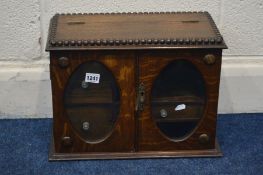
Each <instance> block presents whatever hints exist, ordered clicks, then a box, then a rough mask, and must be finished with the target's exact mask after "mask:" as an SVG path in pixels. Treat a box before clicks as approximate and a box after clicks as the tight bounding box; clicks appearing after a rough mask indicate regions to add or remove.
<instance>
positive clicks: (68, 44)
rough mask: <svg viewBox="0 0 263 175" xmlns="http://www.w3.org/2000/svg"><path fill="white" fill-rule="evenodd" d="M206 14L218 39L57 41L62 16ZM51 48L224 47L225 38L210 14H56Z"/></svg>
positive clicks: (51, 25) (52, 28)
mask: <svg viewBox="0 0 263 175" xmlns="http://www.w3.org/2000/svg"><path fill="white" fill-rule="evenodd" d="M186 13H204V14H206V15H207V17H208V19H209V21H210V23H211V26H212V29H213V30H214V33H215V34H216V37H210V38H161V39H160V38H140V39H139V38H138V39H121V40H120V39H97V40H56V30H57V21H58V17H59V16H60V15H62V16H63V15H149V14H186ZM47 44H48V46H49V47H65V48H78V47H92V46H94V47H98V46H129V45H130V46H188V45H192V46H193V45H196V46H212V45H224V43H223V37H222V36H221V34H220V33H219V30H218V28H217V26H216V24H215V22H214V20H213V19H212V17H211V15H210V14H209V13H208V12H206V11H205V12H202V11H201V12H186V11H185V12H128V13H125V12H123V13H67V14H64V13H62V14H56V15H55V16H54V17H53V18H52V19H51V22H50V28H49V38H48V43H47Z"/></svg>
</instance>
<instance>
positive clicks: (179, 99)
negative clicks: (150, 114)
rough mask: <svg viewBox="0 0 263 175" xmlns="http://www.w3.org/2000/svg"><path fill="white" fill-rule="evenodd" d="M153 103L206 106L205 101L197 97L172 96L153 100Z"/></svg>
mask: <svg viewBox="0 0 263 175" xmlns="http://www.w3.org/2000/svg"><path fill="white" fill-rule="evenodd" d="M152 103H154V104H155V103H157V104H158V103H196V104H204V100H203V99H202V98H200V97H197V96H187V95H186V96H170V97H158V98H153V99H152Z"/></svg>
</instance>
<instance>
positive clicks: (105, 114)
mask: <svg viewBox="0 0 263 175" xmlns="http://www.w3.org/2000/svg"><path fill="white" fill-rule="evenodd" d="M98 75H99V76H98ZM86 76H87V77H86ZM85 79H86V81H85ZM64 105H65V110H66V113H67V116H68V118H69V120H70V121H71V123H72V126H73V127H74V129H75V131H77V133H78V134H79V135H80V136H81V137H82V138H84V139H85V140H86V141H87V142H99V141H102V140H104V139H105V138H106V137H107V136H109V135H110V133H111V131H112V130H113V127H114V124H115V122H116V120H117V117H118V115H119V111H120V91H119V88H118V86H117V83H116V80H115V78H114V76H113V74H112V73H111V72H110V71H109V70H108V69H107V68H106V67H105V66H104V65H103V64H101V63H99V62H96V61H90V62H86V63H84V64H82V65H81V66H79V67H78V68H77V70H76V71H75V72H74V73H73V74H72V75H71V77H70V79H69V81H68V84H67V86H66V88H65V93H64Z"/></svg>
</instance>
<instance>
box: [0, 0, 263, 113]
mask: <svg viewBox="0 0 263 175" xmlns="http://www.w3.org/2000/svg"><path fill="white" fill-rule="evenodd" d="M140 11H141V12H144V11H148V12H149V11H209V12H210V13H211V15H212V16H213V18H214V20H215V22H216V24H217V25H218V27H219V29H220V31H221V33H222V35H223V36H224V39H225V41H226V43H227V45H228V47H229V49H228V50H225V51H224V57H223V67H222V79H221V89H220V103H219V112H220V113H239V112H263V90H262V89H263V88H262V87H263V1H262V0H232V1H226V0H215V1H209V0H200V1H193V0H181V1H179V0H166V1H165V0H159V1H156V0H147V1H146V0H145V1H139V0H134V1H128V0H104V1H102V0H99V1H91V0H83V1H80V0H74V1H72V0H24V1H17V0H1V2H0V41H1V44H0V67H1V69H0V118H20V117H50V116H52V107H51V90H50V81H49V70H48V64H49V60H48V53H46V52H45V51H44V49H45V42H46V38H47V30H48V24H49V19H50V18H51V17H52V16H53V15H54V14H55V13H63V12H64V13H69V12H77V13H78V12H83V13H84V12H85V13H89V12H140Z"/></svg>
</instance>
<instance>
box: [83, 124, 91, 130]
mask: <svg viewBox="0 0 263 175" xmlns="http://www.w3.org/2000/svg"><path fill="white" fill-rule="evenodd" d="M89 128H90V124H89V122H83V123H82V129H83V130H84V131H88V130H89Z"/></svg>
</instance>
